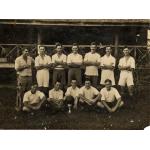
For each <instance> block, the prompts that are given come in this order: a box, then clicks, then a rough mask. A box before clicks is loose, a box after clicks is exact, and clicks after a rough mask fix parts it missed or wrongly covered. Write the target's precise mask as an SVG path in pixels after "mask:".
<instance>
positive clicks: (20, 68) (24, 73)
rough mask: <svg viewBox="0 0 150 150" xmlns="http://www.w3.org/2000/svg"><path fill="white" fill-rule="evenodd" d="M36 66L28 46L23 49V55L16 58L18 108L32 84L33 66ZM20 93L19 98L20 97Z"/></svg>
mask: <svg viewBox="0 0 150 150" xmlns="http://www.w3.org/2000/svg"><path fill="white" fill-rule="evenodd" d="M33 66H34V60H33V58H32V57H30V56H29V52H28V49H27V48H24V49H23V50H22V55H21V56H19V57H17V58H16V60H15V70H16V71H17V87H18V89H19V90H18V92H17V102H16V110H17V111H19V110H21V107H22V99H23V95H24V92H25V91H27V90H29V89H30V87H31V84H32V68H33ZM18 95H19V99H18Z"/></svg>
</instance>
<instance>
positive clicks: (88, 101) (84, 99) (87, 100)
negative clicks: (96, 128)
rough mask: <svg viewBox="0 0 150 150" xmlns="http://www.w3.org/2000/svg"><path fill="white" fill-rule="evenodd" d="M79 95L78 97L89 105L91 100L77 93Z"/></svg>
mask: <svg viewBox="0 0 150 150" xmlns="http://www.w3.org/2000/svg"><path fill="white" fill-rule="evenodd" d="M79 97H80V98H81V99H82V100H83V101H84V102H86V103H87V104H88V105H91V100H89V99H87V98H85V97H84V96H83V95H82V94H79Z"/></svg>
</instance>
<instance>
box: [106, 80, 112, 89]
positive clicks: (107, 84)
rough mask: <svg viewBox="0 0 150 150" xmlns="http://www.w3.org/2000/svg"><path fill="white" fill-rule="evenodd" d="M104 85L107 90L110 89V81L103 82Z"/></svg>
mask: <svg viewBox="0 0 150 150" xmlns="http://www.w3.org/2000/svg"><path fill="white" fill-rule="evenodd" d="M105 87H106V89H107V90H110V88H111V83H110V82H106V83H105Z"/></svg>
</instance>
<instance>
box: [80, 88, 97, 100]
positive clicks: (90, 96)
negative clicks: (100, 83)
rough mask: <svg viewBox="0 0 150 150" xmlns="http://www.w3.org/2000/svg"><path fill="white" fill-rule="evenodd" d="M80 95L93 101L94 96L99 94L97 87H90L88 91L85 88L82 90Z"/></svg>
mask: <svg viewBox="0 0 150 150" xmlns="http://www.w3.org/2000/svg"><path fill="white" fill-rule="evenodd" d="M79 94H81V95H83V96H84V97H85V98H87V99H93V98H94V96H96V95H98V94H99V92H98V90H97V89H96V88H95V87H92V86H91V87H90V88H89V89H87V88H86V87H85V86H83V87H81V88H80V91H79Z"/></svg>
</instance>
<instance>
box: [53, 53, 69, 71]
mask: <svg viewBox="0 0 150 150" xmlns="http://www.w3.org/2000/svg"><path fill="white" fill-rule="evenodd" d="M55 61H58V62H61V61H62V62H63V63H66V62H67V56H66V55H65V54H63V53H62V54H61V55H58V54H57V53H56V54H54V55H53V56H52V63H53V64H54V63H55ZM55 69H64V68H63V66H62V65H58V66H56V67H55Z"/></svg>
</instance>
